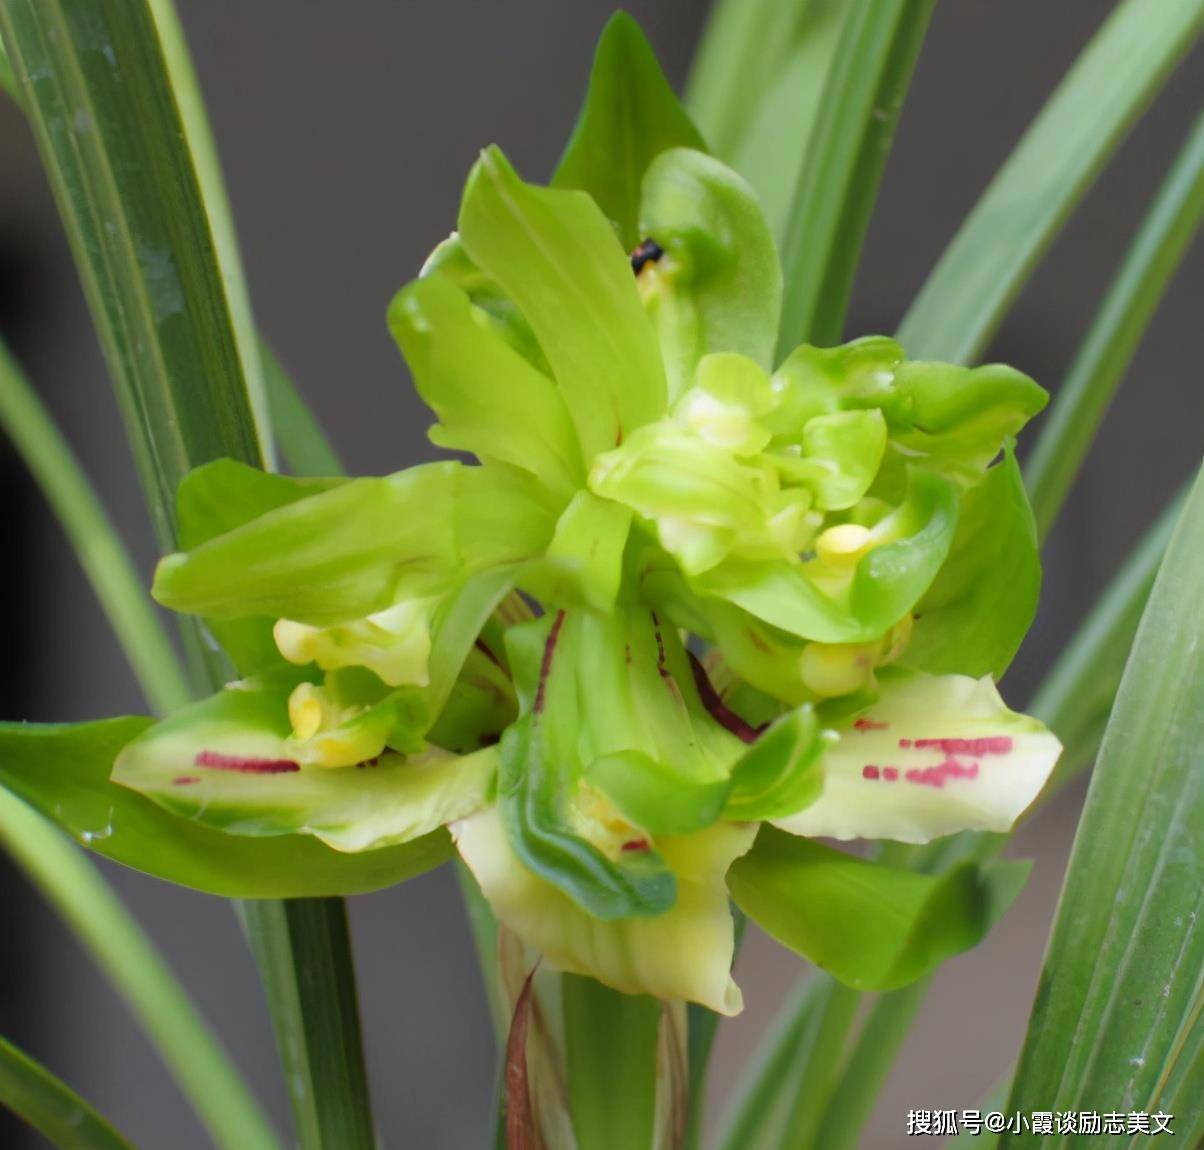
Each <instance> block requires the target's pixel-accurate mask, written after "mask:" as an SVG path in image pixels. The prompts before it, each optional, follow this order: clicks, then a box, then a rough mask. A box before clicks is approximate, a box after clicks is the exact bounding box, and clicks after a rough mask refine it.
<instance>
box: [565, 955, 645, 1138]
mask: <svg viewBox="0 0 1204 1150" xmlns="http://www.w3.org/2000/svg"><path fill="white" fill-rule="evenodd" d="M561 994H562V1000H563V1005H564V1035H565V1069H566V1073H567V1075H568V1090H569V1103H570V1108H571V1111H572V1115H573V1129H574V1132H575V1133H576V1135H577V1145H578V1147H579V1150H614V1148H615V1147H619V1146H622V1147H623V1148H624V1150H652V1133H653V1116H654V1113H655V1109H656V1078H657V1074H656V1061H657V1033H658V1031H659V1029H660V1021H661V1004H660V1003H659V1002H658V1001H657V1000H656V999H655V998H648V997H647V996H646V995H629V994H620V993H619V992H618V991H617V990H611V989H610V988H609V987H607V986H603V985H602V984H601V983H599V982H595V981H594V980H593V979H592V978H585V977H583V976H581V975H576V974H566V975H564V976H563V978H562V979H561Z"/></svg>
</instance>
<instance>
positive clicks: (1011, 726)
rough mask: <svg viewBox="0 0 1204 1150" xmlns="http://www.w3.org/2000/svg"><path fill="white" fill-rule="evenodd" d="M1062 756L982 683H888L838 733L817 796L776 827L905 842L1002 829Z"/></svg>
mask: <svg viewBox="0 0 1204 1150" xmlns="http://www.w3.org/2000/svg"><path fill="white" fill-rule="evenodd" d="M1061 751H1062V746H1061V744H1060V743H1059V742H1058V740H1057V739H1056V738H1055V737H1054V736H1053V735H1052V734H1051V733H1050V732H1049V731H1048V730H1047V729H1046V728H1045V727H1044V726H1043V725H1042V724H1041V723H1039V722H1038V721H1037V720H1036V719H1032V718H1029V717H1028V716H1026V715H1020V714H1017V713H1015V712H1014V711H1009V710H1008V708H1007V707H1006V706H1005V705H1004V702H1003V700H1002V699H1001V698H1000V697H999V692H998V691H997V690H996V689H995V684H994V683H993V682H992V681H991V679H990V678H989V677H986V678H982V679H971V678H968V677H966V676H964V675H917V676H914V677H909V678H906V679H900V680H895V681H893V682H890V683H887V684H885V685H884V686H883V690H882V695H881V698H880V699H879V701H878V703H877V704H875V705H874V706H873V707H871V708H870V709H869V710H868V711H867V712H866V713H865V714H863V715H861V716H859V717H858V718H857V719H856V720H853V721H850V722H849V723H848V724H847V725H846V726H845V727H843V728H842V729H841V730H840V741H839V743H838V744H836V745H835V746H834V747H832V748H831V749H830V750H829V751H828V752H827V755H826V757H825V763H824V790H823V793H822V794H821V796H820V797H819V799H817V800H816V801H815V802H814V803H812V804H811V805H810V806H809V807H807V808H805V809H804V810H802V811H799V812H798V813H797V814H795V815H791V816H790V817H788V818H785V819H781V820H779V821H778V822H777V824H776V825H778V826H780V827H781V828H782V829H783V830H785V831H789V832H791V833H792V834H798V835H806V836H810V837H826V838H835V839H853V838H876V839H896V840H898V841H900V842H907V843H926V842H928V841H930V840H931V839H934V838H939V837H940V836H941V835H948V834H953V833H955V832H957V831H964V830H979V831H1006V830H1009V829H1010V828H1011V826H1012V824H1013V823H1015V821H1016V819H1017V818H1018V817H1019V816H1020V815H1021V813H1022V812H1023V811H1024V810H1025V809H1026V808H1027V807H1028V806H1029V804H1030V803H1031V802H1032V801H1033V799H1035V798H1036V797H1037V794H1038V793H1039V792H1040V790H1041V788H1042V787H1043V786H1044V785H1045V781H1046V779H1048V778H1049V775H1050V772H1051V771H1052V770H1053V768H1054V765H1055V764H1056V763H1057V761H1058V756H1059V755H1060V754H1061Z"/></svg>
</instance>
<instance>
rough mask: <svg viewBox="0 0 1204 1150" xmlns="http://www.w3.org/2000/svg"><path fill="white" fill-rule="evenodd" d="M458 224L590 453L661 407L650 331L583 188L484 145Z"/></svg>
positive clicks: (605, 225)
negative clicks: (551, 184) (527, 173)
mask: <svg viewBox="0 0 1204 1150" xmlns="http://www.w3.org/2000/svg"><path fill="white" fill-rule="evenodd" d="M459 226H460V235H461V238H462V240H463V242H464V246H465V247H466V248H467V250H468V253H469V255H470V256H471V257H472V258H473V260H474V261H475V262H476V263H477V264H478V265H479V266H480V267H481V269H482V270H483V271H484V272H485V273H486V274H487V275H489V276H490V277H491V278H492V279H494V280H496V281H497V283H498V284H500V285H501V287H502V289H503V290H504V291H505V292H506V294H507V295H508V296H509V297H510V298H511V299H512V300H513V301H514V302H515V303H516V304H517V305H518V307H519V309H520V310H521V311H522V313H523V315H524V316H525V317H526V319H527V321H528V322H529V323H530V325H531V327H532V329H533V330H534V332H535V334H536V337H537V338H538V339H539V343H540V346H541V347H542V348H543V351H544V354H545V355H546V356H547V359H548V362H549V363H550V364H551V366H552V370H553V371H554V372H555V375H556V382H557V384H558V385H559V386H560V390H561V393H562V394H563V396H564V399H565V402H566V403H567V405H568V408H569V412H570V414H571V415H572V418H573V424H574V426H575V427H576V429H577V437H578V440H579V441H580V443H581V448H582V453H583V456H584V458H585V460H586V462H587V463H588V461H589V460H590V459H592V458H593V456H594V455H596V454H597V453H598V452H599V451H605V450H607V449H609V448H611V447H614V445H615V444H616V443H620V442H622V440H623V439H624V438H626V437H627V436H628V435H629V434H630V433H631V432H632V431H634V430H635V429H636V428H637V427H639V426H641V425H642V424H644V423H648V422H650V421H651V420H653V419H656V418H658V417H659V416H660V415H661V414H663V412H664V409H665V378H664V369H663V367H662V365H661V358H660V350H659V348H658V346H657V342H656V334H655V332H653V330H652V326H651V324H650V323H649V321H648V319H647V317H646V316H645V315H644V312H643V309H642V307H641V306H640V301H639V297H638V295H637V294H636V290H635V284H634V282H633V280H632V275H631V267H630V264H629V261H628V258H627V255H626V253H625V252H624V251H623V249H622V247H621V246H620V244H619V242H618V240H617V239H616V238H615V234H614V231H613V229H612V228H611V226H610V223H609V222H608V221H607V219H606V217H605V216H604V215H603V214H602V212H601V211H600V210H599V208H598V206H597V205H596V204H595V203H594V202H593V200H591V199H590V198H589V196H587V195H585V194H584V193H581V192H569V191H557V190H552V189H547V188H537V187H534V186H532V185H530V184H525V183H523V181H522V180H520V179H519V177H518V176H517V175H516V173H515V172H514V169H513V168H512V167H511V166H510V164H509V163H508V162H507V160H506V158H505V156H503V155H502V153H501V152H500V151H498V150H497V149H496V148H491V149H489V150H488V151H486V152H485V153H484V154H483V155H482V157H481V159H480V161H479V162H478V163H477V165H476V167H475V168H473V171H472V174H471V175H470V176H469V179H468V184H467V187H466V188H465V191H464V200H463V203H462V204H461V207H460V221H459Z"/></svg>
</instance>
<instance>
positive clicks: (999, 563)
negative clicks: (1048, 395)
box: [901, 446, 1041, 679]
mask: <svg viewBox="0 0 1204 1150" xmlns="http://www.w3.org/2000/svg"><path fill="white" fill-rule="evenodd" d="M1006 451H1007V455H1006V457H1005V458H1004V460H1003V461H1002V462H1000V463H998V464H996V465H995V466H994V467H992V468H991V469H990V470H989V471H988V472H987V473H986V475H985V476H984V477H983V478H982V479H981V480H980V481H979V482H978V483H976V484H975V485H974V486H973V487H971V488H970V489H969V490H968V491H966V492H965V493H964V494H963V495H962V497H961V503H960V505H959V509H958V514H957V534H956V535H955V536H954V537H953V546H952V548H951V549H950V551H949V558H948V559H946V560H945V564H944V566H943V567H942V568H941V570H940V574H939V575H937V577H936V580H935V581H934V582H933V584H932V586H931V587H930V588H929V589H928V591H927V593H926V594H925V595H924V598H923V599H921V600H920V602H919V605H918V606H917V608H916V614H917V618H916V623H915V627H914V629H913V630H912V634H911V638H910V640H909V642H908V644H907V649H906V651H904V653H903V657H902V659H901V663H902V665H903V666H907V667H913V668H914V669H916V670H917V671H928V672H929V673H931V674H934V675H941V674H949V673H954V672H956V673H959V674H963V675H975V676H978V675H994V676H995V677H996V678H997V679H998V678H1000V677H1002V675H1003V673H1004V671H1006V670H1007V668H1008V664H1009V663H1011V661H1012V658H1013V656H1014V655H1015V654H1016V651H1017V650H1018V649H1019V647H1020V644H1021V642H1022V641H1023V639H1024V636H1025V635H1026V634H1027V633H1028V629H1029V627H1030V626H1031V625H1032V621H1033V619H1034V617H1035V616H1036V613H1037V600H1038V598H1039V596H1040V593H1041V554H1040V550H1039V547H1038V544H1037V527H1036V523H1035V522H1034V520H1033V511H1032V508H1031V507H1030V506H1029V502H1028V494H1027V492H1026V491H1025V490H1024V480H1023V479H1022V478H1021V475H1020V468H1019V466H1017V463H1016V457H1015V454H1014V453H1013V451H1012V450H1011V448H1010V446H1008V447H1007V448H1006Z"/></svg>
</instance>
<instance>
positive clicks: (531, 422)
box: [389, 275, 584, 498]
mask: <svg viewBox="0 0 1204 1150" xmlns="http://www.w3.org/2000/svg"><path fill="white" fill-rule="evenodd" d="M389 328H390V330H391V331H392V333H393V338H394V339H395V340H396V341H397V344H398V346H399V347H400V348H401V352H402V354H403V355H404V356H405V358H406V362H407V363H408V364H409V366H410V370H411V371H412V372H413V375H414V383H415V386H416V388H417V390H418V394H419V395H420V396H421V397H422V399H423V401H424V402H425V403H426V404H427V406H428V407H430V408H431V410H432V411H434V413H435V414H436V415H437V416H438V417H439V423H438V424H436V425H435V426H434V427H433V428H432V429H431V432H430V437H431V440H432V442H434V443H436V444H437V445H438V446H440V447H447V448H451V449H454V450H458V451H471V452H473V453H474V454H475V455H476V456H477V457H478V458H479V459H481V460H482V462H488V461H489V460H498V461H500V462H502V463H507V464H510V465H511V466H513V467H518V468H521V469H522V470H525V471H529V472H531V474H532V475H534V476H535V477H536V478H537V479H539V480H540V481H541V482H542V483H544V484H545V485H546V486H547V487H548V488H549V489H550V490H552V491H554V492H558V493H561V494H562V495H563V496H564V497H565V498H567V496H568V494H569V493H570V492H572V491H573V490H575V489H576V488H578V487H580V486H581V481H582V479H583V475H584V472H583V470H582V465H581V455H580V451H579V450H578V447H577V440H576V436H575V434H574V432H573V423H572V420H571V419H570V418H569V413H568V409H567V408H566V407H565V405H564V400H563V399H562V398H561V396H560V394H559V393H558V392H557V390H556V385H555V384H554V383H553V382H552V380H551V379H550V378H549V377H548V376H546V375H544V374H543V373H542V372H541V371H539V370H538V369H536V368H535V367H533V366H532V365H531V364H530V363H529V362H528V361H527V360H526V359H524V358H523V357H522V356H521V355H520V354H519V353H518V352H516V351H514V350H513V349H512V348H511V347H510V346H509V345H508V344H507V343H506V342H505V341H504V340H503V339H501V338H500V337H499V336H498V335H496V334H495V333H494V332H493V331H492V330H490V328H489V327H488V326H486V322H484V321H483V319H482V313H481V311H480V309H478V308H475V307H474V306H473V305H472V303H471V302H470V301H469V298H468V296H467V295H466V294H465V293H464V292H463V291H462V290H461V289H460V288H458V287H456V285H455V284H454V283H452V282H451V281H450V280H449V279H447V278H446V277H443V276H438V275H435V276H428V277H424V278H422V279H418V280H415V281H414V282H413V283H411V284H409V285H408V286H406V287H405V288H403V289H402V290H401V291H400V292H398V294H397V295H396V296H395V297H394V299H393V302H392V304H391V305H390V306H389Z"/></svg>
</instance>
